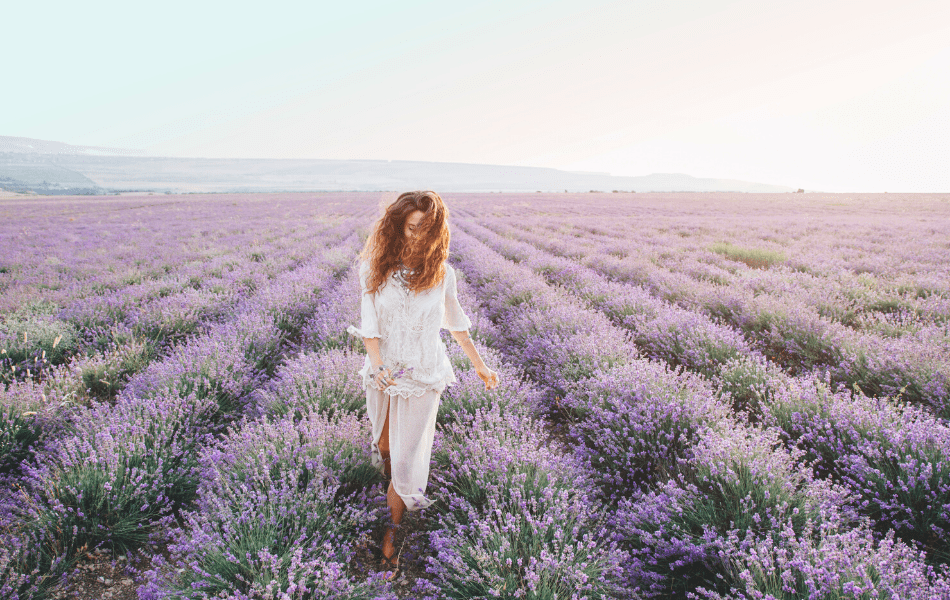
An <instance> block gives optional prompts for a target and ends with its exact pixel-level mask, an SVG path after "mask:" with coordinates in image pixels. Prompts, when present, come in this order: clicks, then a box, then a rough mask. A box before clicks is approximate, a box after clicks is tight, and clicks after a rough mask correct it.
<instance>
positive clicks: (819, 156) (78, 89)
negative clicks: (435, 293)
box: [0, 0, 950, 192]
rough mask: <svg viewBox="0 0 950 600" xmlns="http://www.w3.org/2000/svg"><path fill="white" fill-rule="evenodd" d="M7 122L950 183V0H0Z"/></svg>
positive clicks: (352, 150)
mask: <svg viewBox="0 0 950 600" xmlns="http://www.w3.org/2000/svg"><path fill="white" fill-rule="evenodd" d="M3 13H4V14H3V20H4V21H5V23H4V26H3V33H2V35H0V55H2V56H3V57H4V61H3V63H4V65H3V71H2V74H0V88H6V89H5V90H4V91H2V92H0V135H8V136H19V137H29V138H36V139H42V140H53V141H59V142H66V143H69V144H75V145H89V146H105V147H114V148H130V149H138V150H142V151H144V152H146V153H148V154H152V155H159V156H179V157H209V158H215V157H219V158H320V159H374V160H420V161H435V162H456V163H479V164H495V165H520V166H536V167H553V168H557V169H563V170H568V171H593V172H602V173H610V174H612V175H632V176H636V175H647V174H650V173H687V174H689V175H693V176H695V177H716V178H725V179H740V180H745V181H755V182H760V183H770V184H776V185H787V186H792V187H795V188H798V187H802V188H806V189H814V190H822V191H827V192H883V191H888V192H950V168H948V167H950V2H947V1H946V0H939V1H915V0H903V1H902V2H894V1H887V2H879V1H876V0H858V1H854V0H820V1H810V0H809V1H797V0H781V1H771V0H754V1H725V0H724V1H718V0H705V1H677V0H636V1H633V0H622V1H620V2H606V1H600V0H571V1H548V2H542V1H537V0H524V1H522V0H502V1H495V0H486V1H478V0H467V1H465V2H455V1H447V0H438V1H416V0H402V1H400V2H392V1H390V2H363V1H359V0H348V1H347V2H324V1H316V2H315V1H313V0H311V1H309V2H284V1H281V0H272V1H271V2H268V3H266V4H265V3H244V2H234V1H233V0H232V1H231V2H227V3H225V2H200V1H197V0H188V1H186V2H179V1H177V0H165V1H164V2H161V3H147V4H146V3H137V2H127V1H123V2H101V1H96V0H87V1H84V2H74V1H70V2H50V1H44V0H33V1H31V2H19V3H16V4H13V5H10V6H5V7H4V10H3Z"/></svg>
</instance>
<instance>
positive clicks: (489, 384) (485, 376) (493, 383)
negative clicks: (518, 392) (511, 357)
mask: <svg viewBox="0 0 950 600" xmlns="http://www.w3.org/2000/svg"><path fill="white" fill-rule="evenodd" d="M475 372H476V373H478V376H479V378H481V380H482V381H484V382H485V389H486V390H493V389H495V388H496V387H498V373H496V372H494V371H492V370H491V369H489V368H488V367H486V366H484V365H482V366H481V367H476V368H475Z"/></svg>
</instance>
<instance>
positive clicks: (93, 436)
mask: <svg viewBox="0 0 950 600" xmlns="http://www.w3.org/2000/svg"><path fill="white" fill-rule="evenodd" d="M776 196H777V195H763V196H757V195H752V194H749V195H743V194H740V195H727V194H692V195H691V194H682V195H672V194H668V195H663V194H652V195H647V194H589V195H588V194H564V195H560V194H558V195H542V194H538V195H534V194H521V195H515V194H511V195H508V194H505V195H497V194H471V195H469V194H458V195H456V197H453V195H446V196H445V197H446V200H447V202H448V205H449V207H450V209H451V218H450V226H451V233H452V238H451V251H450V255H449V262H450V264H451V265H452V266H453V267H454V268H455V272H456V274H457V276H458V296H459V300H460V302H461V304H462V306H463V308H464V310H465V311H466V313H467V314H468V316H469V317H470V319H471V321H472V326H471V329H470V331H471V334H472V338H473V340H474V342H475V345H476V347H477V349H478V352H479V354H480V355H481V356H482V357H483V358H484V360H485V362H486V364H488V366H489V367H490V368H492V369H493V370H495V371H497V372H498V373H499V374H500V375H501V383H500V385H499V387H498V388H496V389H493V390H486V388H485V384H484V383H483V381H482V380H481V378H480V377H479V376H478V374H477V373H476V372H475V370H474V368H473V367H472V364H471V362H470V361H469V359H468V357H466V355H465V353H464V352H463V351H462V350H461V348H460V347H459V346H458V345H457V344H456V343H455V341H454V340H453V338H452V336H451V335H450V332H449V331H447V330H443V331H442V339H443V342H444V343H445V345H446V348H447V353H448V356H449V359H450V361H451V362H452V365H453V368H454V370H455V373H456V376H457V379H458V381H457V382H456V383H455V384H454V385H451V386H449V387H448V388H447V389H446V390H445V391H444V392H443V394H442V397H441V403H440V406H439V411H438V414H437V417H436V433H435V439H434V443H433V452H432V463H431V468H430V480H429V489H428V491H427V492H426V493H427V495H428V496H431V497H432V498H434V499H435V500H436V501H435V503H434V504H433V505H432V506H430V507H428V508H426V509H425V510H422V511H419V512H413V513H407V515H406V517H405V519H404V522H403V525H402V526H401V527H400V529H399V533H397V547H398V548H399V551H400V557H401V561H400V563H401V569H400V574H399V577H398V578H396V579H394V580H389V579H387V578H386V575H387V574H388V573H387V572H386V571H384V570H381V568H380V567H379V562H378V559H379V551H378V547H379V541H380V539H381V536H382V532H383V531H384V530H385V528H386V524H387V523H388V519H389V513H388V509H387V506H386V498H385V489H386V483H387V482H386V481H385V480H384V478H383V476H382V474H381V473H380V472H379V471H378V470H377V468H376V467H374V466H373V465H372V461H371V453H370V440H371V426H370V423H369V419H368V416H367V414H366V405H365V402H366V396H365V391H364V389H363V383H362V381H361V380H360V376H359V373H358V372H359V370H360V368H361V366H362V364H363V361H364V348H363V343H362V340H361V339H359V338H356V337H354V336H353V335H351V334H349V333H347V331H346V329H347V326H349V325H352V324H357V323H358V322H359V319H360V312H359V289H360V285H359V277H358V263H357V261H356V258H357V254H358V252H359V250H360V249H361V248H362V247H363V245H364V242H365V240H366V238H367V235H368V233H369V227H370V226H371V224H372V222H373V219H375V218H376V216H377V215H378V211H379V209H380V206H381V204H380V203H381V202H385V201H386V199H387V198H389V197H390V195H387V194H384V195H383V196H382V197H381V196H380V195H379V194H357V193H346V194H344V193H321V194H277V195H255V194H248V195H241V194H232V195H199V196H194V197H188V196H173V195H166V196H154V197H149V196H142V197H131V198H125V197H123V198H82V199H79V198H56V199H37V200H35V201H33V202H34V205H29V206H27V205H26V204H24V203H22V202H21V203H19V204H18V203H17V202H5V203H0V215H3V216H5V217H6V216H8V217H9V219H7V220H6V221H5V223H4V224H3V225H2V226H0V235H3V236H4V239H5V241H7V240H8V244H7V245H6V246H5V247H4V248H3V250H2V251H0V351H2V356H0V362H2V364H0V367H2V369H3V371H2V373H0V382H2V384H3V387H2V389H0V600H26V599H29V600H44V599H50V600H51V599H53V598H60V597H66V596H67V595H68V594H77V593H78V594H84V595H82V596H80V597H85V598H88V597H102V598H106V597H111V595H112V593H113V590H111V589H110V590H107V589H106V586H105V585H104V584H101V583H97V582H96V580H95V578H94V577H91V576H90V575H89V571H88V568H89V567H90V565H91V562H90V560H91V558H90V557H91V556H92V555H93V554H94V553H97V552H98V553H105V555H106V556H108V557H110V559H111V561H112V564H113V566H114V567H117V568H120V569H125V573H126V574H127V577H128V581H129V586H127V587H126V589H125V592H124V594H125V595H124V596H123V598H131V597H138V598H139V599H140V600H158V599H180V600H185V599H188V600H192V599H194V600H197V599H211V598H235V599H237V598H241V599H248V600H250V599H262V600H263V599H267V600H284V599H295V600H297V599H299V600H304V599H316V598H333V599H340V600H343V599H349V600H357V599H365V600H371V599H373V600H377V599H391V600H395V599H396V598H420V599H424V600H440V599H443V598H451V599H459V600H461V599H468V598H486V599H487V598H509V599H515V598H518V599H525V598H527V599H532V600H555V599H567V598H577V599H607V598H617V599H626V600H635V599H636V600H639V599H641V598H696V599H699V598H706V599H726V598H730V599H732V598H738V599H742V600H746V599H748V600H752V599H753V598H755V599H760V598H784V599H791V598H816V599H827V600H832V599H835V600H837V599H841V598H853V599H855V600H858V599H862V600H863V599H870V598H880V599H885V598H886V599H897V598H901V599H903V598H911V599H918V598H920V599H923V598H928V599H930V598H943V597H950V571H948V565H950V425H948V417H950V412H948V411H950V384H948V381H950V367H948V365H950V358H948V357H950V352H948V350H950V330H948V327H950V325H948V315H950V288H948V286H947V284H946V281H947V278H946V277H947V276H948V275H950V272H948V270H947V269H948V265H950V260H947V259H948V258H950V244H947V242H946V240H947V239H950V231H948V226H947V225H946V222H950V220H948V219H946V217H948V216H950V215H947V214H946V213H948V212H950V203H947V202H946V201H945V198H942V197H933V198H932V197H929V196H927V197H907V198H904V197H901V196H899V195H894V196H893V197H892V198H887V199H885V200H886V202H885V201H881V200H876V199H874V198H850V197H849V198H841V197H830V198H813V197H811V198H802V199H798V198H795V199H790V200H788V199H783V202H778V198H777V197H776ZM790 196H793V195H790ZM393 197H394V196H393ZM868 215H871V216H868ZM915 227H916V228H917V229H916V230H915V229H914V228H915ZM842 228H846V229H847V231H849V232H850V233H848V234H847V235H843V234H842V231H844V229H842ZM912 230H913V231H916V238H915V239H914V240H907V239H906V237H907V235H908V234H909V233H910V232H911V231H912ZM882 250H883V251H886V252H885V253H884V254H882V253H881V251H882ZM123 565H124V566H123Z"/></svg>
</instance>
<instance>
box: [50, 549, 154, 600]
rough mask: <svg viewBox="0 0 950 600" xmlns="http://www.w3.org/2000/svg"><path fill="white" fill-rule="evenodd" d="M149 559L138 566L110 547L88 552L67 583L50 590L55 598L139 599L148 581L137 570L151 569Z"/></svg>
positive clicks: (93, 599)
mask: <svg viewBox="0 0 950 600" xmlns="http://www.w3.org/2000/svg"><path fill="white" fill-rule="evenodd" d="M150 568H152V567H151V564H150V562H149V561H148V560H147V559H139V560H138V561H137V563H136V564H135V566H134V568H133V567H131V566H130V564H129V560H128V558H127V557H125V556H118V557H116V558H113V557H112V556H111V555H110V553H109V551H108V550H105V549H98V550H94V551H93V552H87V553H86V554H84V555H83V556H82V557H81V558H80V559H79V561H78V563H77V564H76V569H75V571H74V572H73V575H72V576H70V577H69V582H68V583H67V584H65V585H61V586H57V587H54V588H53V589H52V590H50V598H53V599H54V600H66V599H69V600H136V599H137V598H138V588H139V586H140V585H142V584H143V583H144V582H143V581H142V578H141V576H140V575H138V574H137V573H141V572H142V571H145V570H147V569H150Z"/></svg>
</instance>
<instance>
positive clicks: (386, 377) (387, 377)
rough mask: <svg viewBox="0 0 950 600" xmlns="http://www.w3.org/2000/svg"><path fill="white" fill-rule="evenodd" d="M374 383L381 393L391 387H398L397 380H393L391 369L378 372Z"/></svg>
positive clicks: (374, 377)
mask: <svg viewBox="0 0 950 600" xmlns="http://www.w3.org/2000/svg"><path fill="white" fill-rule="evenodd" d="M373 381H375V382H376V387H377V388H379V390H380V391H382V390H385V389H386V388H388V387H389V386H391V385H396V380H395V379H393V378H392V375H391V374H390V372H389V369H383V370H382V371H376V375H374V376H373Z"/></svg>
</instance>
